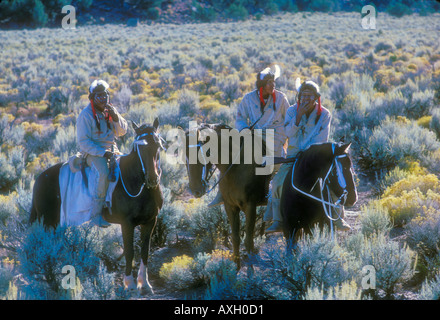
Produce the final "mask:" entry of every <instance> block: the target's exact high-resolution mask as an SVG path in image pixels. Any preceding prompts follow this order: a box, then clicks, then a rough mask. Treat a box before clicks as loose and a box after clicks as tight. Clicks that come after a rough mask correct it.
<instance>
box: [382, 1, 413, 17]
mask: <svg viewBox="0 0 440 320" xmlns="http://www.w3.org/2000/svg"><path fill="white" fill-rule="evenodd" d="M387 12H388V13H389V14H390V15H392V16H395V17H398V18H401V17H403V16H405V15H409V14H411V13H412V10H411V8H410V7H408V6H407V5H406V4H404V3H403V2H402V1H401V0H392V1H390V3H389V5H388V8H387Z"/></svg>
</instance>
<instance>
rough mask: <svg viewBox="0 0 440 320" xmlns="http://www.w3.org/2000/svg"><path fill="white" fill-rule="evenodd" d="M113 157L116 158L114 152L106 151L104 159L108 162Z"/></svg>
mask: <svg viewBox="0 0 440 320" xmlns="http://www.w3.org/2000/svg"><path fill="white" fill-rule="evenodd" d="M113 156H114V153H113V152H110V151H106V152H105V153H104V158H106V159H107V160H110V159H111V158H112V157H113Z"/></svg>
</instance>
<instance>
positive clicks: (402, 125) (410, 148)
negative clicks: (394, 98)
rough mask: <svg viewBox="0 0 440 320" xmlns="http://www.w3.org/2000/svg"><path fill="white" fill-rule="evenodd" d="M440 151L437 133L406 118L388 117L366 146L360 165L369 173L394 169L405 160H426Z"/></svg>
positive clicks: (362, 151)
mask: <svg viewBox="0 0 440 320" xmlns="http://www.w3.org/2000/svg"><path fill="white" fill-rule="evenodd" d="M438 148H440V142H439V141H438V140H437V139H436V136H435V134H434V133H433V132H432V131H429V130H427V129H425V128H421V127H420V126H418V125H417V123H416V122H414V121H409V120H407V119H405V118H399V119H397V120H393V119H391V118H389V117H388V116H387V117H386V119H385V120H384V121H383V122H382V123H381V125H380V126H379V127H377V128H375V129H374V130H373V132H372V134H371V136H370V137H369V140H368V144H367V145H366V146H363V149H362V150H361V154H360V164H361V165H362V166H363V168H365V169H368V170H381V169H391V168H393V167H395V166H396V165H397V164H398V163H399V161H401V160H403V159H404V158H405V157H409V158H411V159H414V160H424V159H426V158H429V156H430V155H431V154H432V153H433V152H434V151H436V150H437V149H438Z"/></svg>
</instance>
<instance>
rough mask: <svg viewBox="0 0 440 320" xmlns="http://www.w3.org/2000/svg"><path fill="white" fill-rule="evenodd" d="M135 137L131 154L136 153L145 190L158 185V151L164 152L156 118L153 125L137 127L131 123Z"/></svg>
mask: <svg viewBox="0 0 440 320" xmlns="http://www.w3.org/2000/svg"><path fill="white" fill-rule="evenodd" d="M132 125H133V129H134V131H135V133H136V137H135V139H134V142H133V152H136V153H137V155H138V157H139V159H140V162H141V166H142V172H143V174H144V181H145V182H146V186H147V188H154V187H157V186H158V185H159V182H160V176H161V174H162V170H161V168H160V151H161V150H164V149H165V148H164V146H163V143H162V142H163V139H162V138H161V137H160V135H159V133H158V132H157V128H158V127H159V120H158V119H157V118H156V119H155V120H154V122H153V125H152V126H151V125H147V124H143V125H141V126H138V125H137V124H136V123H135V122H132Z"/></svg>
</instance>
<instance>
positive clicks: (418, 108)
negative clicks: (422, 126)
mask: <svg viewBox="0 0 440 320" xmlns="http://www.w3.org/2000/svg"><path fill="white" fill-rule="evenodd" d="M433 101H434V91H432V90H426V91H420V92H414V93H413V94H412V96H411V102H410V103H409V104H408V105H407V107H406V108H405V116H407V117H408V118H411V119H418V118H420V117H422V116H427V115H429V114H430V113H431V110H432V108H433V106H434V104H433Z"/></svg>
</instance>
